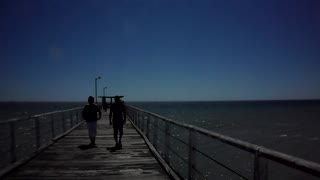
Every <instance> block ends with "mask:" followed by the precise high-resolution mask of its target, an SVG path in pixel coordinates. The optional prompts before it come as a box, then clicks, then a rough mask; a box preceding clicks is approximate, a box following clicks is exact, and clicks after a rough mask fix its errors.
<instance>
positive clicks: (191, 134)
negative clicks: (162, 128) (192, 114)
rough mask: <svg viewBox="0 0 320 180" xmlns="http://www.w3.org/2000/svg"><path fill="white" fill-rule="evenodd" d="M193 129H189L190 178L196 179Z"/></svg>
mask: <svg viewBox="0 0 320 180" xmlns="http://www.w3.org/2000/svg"><path fill="white" fill-rule="evenodd" d="M193 136H194V135H193V131H192V130H191V129H189V172H188V179H194V173H193V170H192V169H193V167H194V164H193V162H194V151H193Z"/></svg>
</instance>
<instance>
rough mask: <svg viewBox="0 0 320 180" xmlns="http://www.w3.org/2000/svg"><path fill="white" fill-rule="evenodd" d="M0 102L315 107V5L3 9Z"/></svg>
mask: <svg viewBox="0 0 320 180" xmlns="http://www.w3.org/2000/svg"><path fill="white" fill-rule="evenodd" d="M0 8H1V9H0V15H1V16H0V18H1V19H0V20H1V29H0V48H1V52H0V58H1V76H0V82H1V89H0V100H1V101H18V100H23V101H85V100H86V99H87V97H88V96H89V95H94V78H95V77H98V76H101V77H102V79H100V80H98V94H99V95H101V94H102V88H103V87H105V86H108V89H107V91H106V92H107V93H108V94H109V95H115V94H119V95H120V94H121V95H125V96H126V100H151V101H155V100H256V99H315V98H316V99H320V59H319V57H320V2H319V1H318V0H280V1H279V0H268V1H267V0H261V1H257V0H250V1H249V0H242V1H239V0H216V1H215V0H197V1H188V0H136V1H135V0H122V1H121V0H94V1H80V0H67V1H65V0H55V1H42V0H39V1H33V0H28V1H26V0H21V1H17V0H4V1H1V2H0Z"/></svg>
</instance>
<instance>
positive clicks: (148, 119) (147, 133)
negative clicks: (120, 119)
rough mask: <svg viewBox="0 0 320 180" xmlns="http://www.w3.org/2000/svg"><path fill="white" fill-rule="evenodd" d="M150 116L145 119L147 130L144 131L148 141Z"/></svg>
mask: <svg viewBox="0 0 320 180" xmlns="http://www.w3.org/2000/svg"><path fill="white" fill-rule="evenodd" d="M150 117H151V116H150V114H148V117H147V129H146V136H147V138H148V139H149V131H150V129H149V128H150V127H149V126H150Z"/></svg>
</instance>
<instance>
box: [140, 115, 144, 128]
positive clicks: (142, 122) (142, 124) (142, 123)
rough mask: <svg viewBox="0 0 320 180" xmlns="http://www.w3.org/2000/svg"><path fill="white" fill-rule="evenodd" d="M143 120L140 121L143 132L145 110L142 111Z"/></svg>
mask: <svg viewBox="0 0 320 180" xmlns="http://www.w3.org/2000/svg"><path fill="white" fill-rule="evenodd" d="M140 118H141V122H140V129H141V131H142V132H144V112H142V116H141V117H140Z"/></svg>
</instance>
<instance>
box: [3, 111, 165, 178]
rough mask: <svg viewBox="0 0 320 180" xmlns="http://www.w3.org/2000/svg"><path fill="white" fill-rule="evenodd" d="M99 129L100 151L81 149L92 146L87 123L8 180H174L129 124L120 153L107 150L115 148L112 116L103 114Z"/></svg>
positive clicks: (14, 173)
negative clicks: (80, 147) (110, 122)
mask: <svg viewBox="0 0 320 180" xmlns="http://www.w3.org/2000/svg"><path fill="white" fill-rule="evenodd" d="M97 129H98V130H97V138H96V144H97V146H98V147H96V148H92V149H87V150H81V149H79V148H78V146H79V145H85V144H88V143H89V138H88V133H87V128H86V123H83V124H82V125H81V126H79V127H78V128H76V129H75V130H73V131H72V132H71V133H69V134H68V135H66V136H65V137H64V138H62V139H60V140H59V141H57V142H56V143H54V144H53V145H52V146H50V147H49V148H47V149H46V150H44V151H43V152H41V153H40V154H39V155H37V156H36V157H35V158H33V159H32V160H30V161H29V162H28V163H26V164H24V165H22V166H20V167H19V168H17V169H15V170H14V171H12V172H10V174H8V176H6V177H5V179H95V180H98V179H130V180H134V179H137V180H138V179H155V180H160V179H161V180H162V179H170V177H169V175H168V174H167V173H166V171H165V170H164V169H163V168H162V166H161V165H160V164H159V163H158V161H157V160H156V159H155V157H154V156H153V155H152V153H151V151H150V150H149V148H148V146H147V145H146V143H145V141H144V140H143V138H142V137H141V136H140V134H139V133H138V132H137V131H136V129H135V128H134V127H133V125H132V124H131V123H130V122H129V121H127V123H126V125H125V126H124V136H123V139H122V143H123V149H122V150H118V151H116V152H110V151H108V150H106V148H107V147H113V146H114V144H115V143H114V139H113V129H112V126H110V125H109V119H108V113H105V112H103V115H102V119H101V120H99V121H98V128H97Z"/></svg>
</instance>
